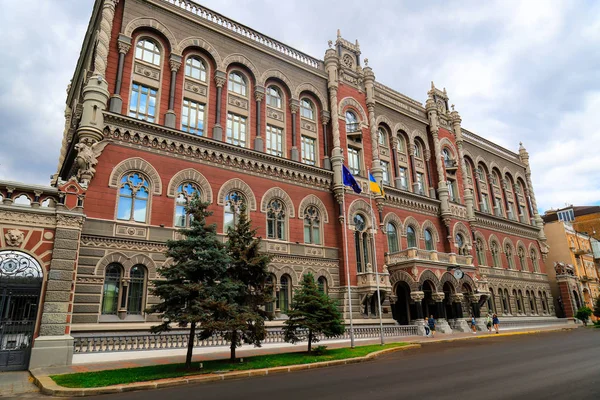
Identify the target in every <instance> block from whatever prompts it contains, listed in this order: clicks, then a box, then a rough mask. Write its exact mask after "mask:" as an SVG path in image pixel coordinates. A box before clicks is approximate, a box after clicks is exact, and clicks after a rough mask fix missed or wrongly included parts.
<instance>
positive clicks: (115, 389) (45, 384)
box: [33, 343, 421, 397]
mask: <svg viewBox="0 0 600 400" xmlns="http://www.w3.org/2000/svg"><path fill="white" fill-rule="evenodd" d="M420 347H421V344H420V343H411V344H408V345H406V346H402V347H392V348H389V349H384V350H379V351H375V352H373V353H369V354H367V355H366V356H364V357H356V358H346V359H342V360H333V361H322V362H317V363H312V364H297V365H288V366H284V367H273V368H263V369H253V370H248V371H235V372H227V373H224V374H206V375H190V376H185V377H181V378H168V379H160V380H156V381H149V382H136V383H130V384H125V385H115V386H105V387H98V388H66V387H63V386H59V385H57V384H56V383H55V382H54V381H53V380H52V378H50V377H49V376H46V375H43V376H34V377H33V382H34V383H35V384H36V385H37V386H38V387H39V388H40V391H41V392H42V393H43V394H45V395H48V396H57V397H84V396H96V395H100V394H114V393H123V392H131V391H134V390H136V391H137V390H149V389H159V388H165V387H172V386H181V385H187V384H189V383H207V382H214V381H221V380H229V379H239V378H249V377H253V376H265V375H272V374H278V373H285V372H294V371H302V370H307V369H316V368H325V367H333V366H338V365H347V364H356V363H361V362H366V361H371V360H373V359H375V358H377V357H379V356H381V355H383V354H387V353H394V352H397V351H406V350H412V349H418V348H420Z"/></svg>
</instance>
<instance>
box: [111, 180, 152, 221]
mask: <svg viewBox="0 0 600 400" xmlns="http://www.w3.org/2000/svg"><path fill="white" fill-rule="evenodd" d="M132 176H133V177H134V178H135V176H137V177H138V178H140V179H141V180H142V181H143V182H145V183H146V185H142V186H140V187H138V188H132V194H131V195H130V196H124V195H123V194H122V193H121V190H122V189H123V188H124V187H125V185H129V186H131V183H132V182H131V180H130V179H129V178H130V177H132ZM123 180H125V181H126V182H122V181H123ZM149 181H150V179H148V177H147V175H146V174H144V173H141V172H139V171H136V170H132V171H127V172H125V173H124V174H123V175H122V176H121V178H120V179H119V186H118V187H117V196H116V201H115V210H114V219H115V221H118V222H120V223H125V224H133V225H150V224H151V219H152V183H150V182H149ZM144 186H145V187H146V189H147V197H146V198H145V199H144V198H143V197H139V194H138V193H139V189H142V188H143V187H144ZM122 198H130V199H131V205H130V207H129V218H127V219H125V218H123V219H121V218H119V212H120V211H121V208H120V204H121V199H122ZM144 200H145V204H146V205H145V217H144V220H143V221H138V220H136V215H135V211H136V210H135V208H136V201H144Z"/></svg>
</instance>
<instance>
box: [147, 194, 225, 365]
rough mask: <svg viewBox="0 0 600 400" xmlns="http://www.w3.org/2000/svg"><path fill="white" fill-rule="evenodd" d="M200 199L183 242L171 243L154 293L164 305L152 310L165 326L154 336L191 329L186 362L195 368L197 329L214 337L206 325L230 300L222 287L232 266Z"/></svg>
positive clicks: (156, 329) (192, 204)
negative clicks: (177, 328)
mask: <svg viewBox="0 0 600 400" xmlns="http://www.w3.org/2000/svg"><path fill="white" fill-rule="evenodd" d="M207 207H208V203H203V202H201V201H200V199H199V198H198V195H196V196H195V197H194V199H192V200H191V201H190V203H189V204H188V205H187V207H186V213H187V215H188V218H190V228H184V229H180V230H179V233H181V236H182V237H181V239H179V240H169V241H167V251H166V256H167V257H168V258H172V260H173V262H172V263H171V264H170V265H167V266H163V267H161V268H159V269H158V274H159V276H160V277H161V278H162V279H158V280H155V281H153V282H152V283H153V287H151V288H150V293H151V294H152V295H154V296H156V297H158V298H160V300H161V301H160V303H158V304H154V305H152V306H151V307H149V308H148V310H147V312H150V313H156V314H157V315H158V316H159V317H160V318H162V323H161V324H160V325H157V326H153V327H152V332H155V333H156V332H162V331H168V330H169V329H170V328H171V325H173V324H175V325H178V326H187V325H189V326H190V335H189V340H188V345H187V355H186V360H185V366H186V368H188V369H189V368H190V367H191V362H192V352H193V347H194V338H195V336H196V334H197V333H196V328H197V326H198V325H200V328H199V329H200V331H199V334H200V336H202V337H206V336H209V335H210V334H212V331H211V330H210V329H205V327H204V325H205V323H206V322H209V321H211V320H212V319H213V315H212V313H213V310H214V308H215V304H218V303H219V302H220V301H222V299H223V298H224V297H225V296H226V293H224V292H226V290H227V288H226V287H224V286H223V285H221V284H220V281H221V279H222V278H223V276H224V275H225V273H226V269H227V265H228V264H229V256H228V255H227V251H226V249H225V246H224V245H223V244H222V243H221V242H220V241H219V239H218V238H217V232H216V226H215V225H214V224H212V225H207V224H206V217H208V216H210V215H211V214H212V212H210V211H208V210H207Z"/></svg>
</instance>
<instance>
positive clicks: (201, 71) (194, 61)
mask: <svg viewBox="0 0 600 400" xmlns="http://www.w3.org/2000/svg"><path fill="white" fill-rule="evenodd" d="M185 76H187V77H189V78H192V79H197V80H199V81H202V82H206V65H205V64H204V61H203V60H202V59H201V58H200V57H198V56H190V57H188V58H187V60H185Z"/></svg>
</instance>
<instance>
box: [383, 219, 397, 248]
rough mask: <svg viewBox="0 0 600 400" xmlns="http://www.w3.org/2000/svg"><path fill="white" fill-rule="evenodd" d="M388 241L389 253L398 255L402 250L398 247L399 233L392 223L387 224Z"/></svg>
mask: <svg viewBox="0 0 600 400" xmlns="http://www.w3.org/2000/svg"><path fill="white" fill-rule="evenodd" d="M386 228H387V229H386V230H387V241H388V252H390V253H396V252H398V251H399V250H400V248H399V246H398V231H397V230H396V225H394V224H393V223H391V222H388V224H387V227H386Z"/></svg>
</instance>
